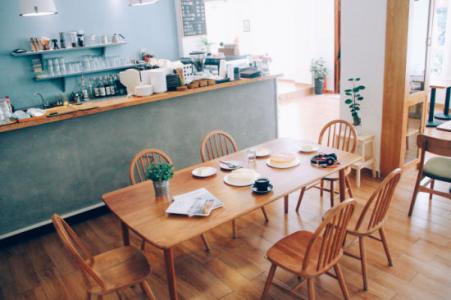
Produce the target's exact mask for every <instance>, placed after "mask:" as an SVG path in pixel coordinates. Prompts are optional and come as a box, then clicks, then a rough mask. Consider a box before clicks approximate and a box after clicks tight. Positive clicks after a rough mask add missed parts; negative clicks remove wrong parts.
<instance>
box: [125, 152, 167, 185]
mask: <svg viewBox="0 0 451 300" xmlns="http://www.w3.org/2000/svg"><path fill="white" fill-rule="evenodd" d="M153 163H157V164H158V163H168V164H171V165H172V159H171V158H170V157H169V155H167V154H166V153H165V152H163V151H161V150H158V149H144V150H142V151H140V152H138V153H137V154H136V155H135V157H134V158H133V160H132V162H131V163H130V183H131V184H137V183H140V182H143V181H145V180H146V173H147V170H146V169H147V166H148V165H150V164H153Z"/></svg>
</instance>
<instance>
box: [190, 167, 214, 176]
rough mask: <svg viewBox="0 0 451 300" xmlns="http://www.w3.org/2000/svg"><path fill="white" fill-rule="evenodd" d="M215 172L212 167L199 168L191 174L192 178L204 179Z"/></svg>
mask: <svg viewBox="0 0 451 300" xmlns="http://www.w3.org/2000/svg"><path fill="white" fill-rule="evenodd" d="M217 171H218V170H217V169H216V168H213V167H200V168H197V169H194V170H193V171H192V172H191V174H193V176H194V177H199V178H206V177H210V176H213V175H215V174H216V172H217Z"/></svg>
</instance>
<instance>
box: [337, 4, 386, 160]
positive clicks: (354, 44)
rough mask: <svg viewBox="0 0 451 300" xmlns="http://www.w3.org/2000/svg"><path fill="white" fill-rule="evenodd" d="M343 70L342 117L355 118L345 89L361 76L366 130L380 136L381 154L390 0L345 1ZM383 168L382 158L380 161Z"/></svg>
mask: <svg viewBox="0 0 451 300" xmlns="http://www.w3.org/2000/svg"><path fill="white" fill-rule="evenodd" d="M341 12H342V19H341V20H342V22H341V28H342V29H341V30H342V33H341V34H342V40H341V45H342V50H341V57H342V73H341V88H342V94H341V102H340V117H341V118H343V119H346V120H349V121H352V118H351V114H350V112H349V108H348V107H347V105H346V104H345V103H344V100H345V95H344V93H343V91H344V90H345V89H346V88H348V87H349V86H350V85H349V82H348V81H347V79H348V78H350V77H360V78H361V82H362V84H363V85H365V86H366V90H364V91H363V93H362V94H363V96H364V97H365V100H364V101H363V102H362V103H361V109H362V110H361V117H362V132H366V133H371V134H374V135H376V157H377V158H379V155H380V139H381V130H382V104H383V89H384V65H385V28H386V19H387V0H377V1H375V0H342V7H341ZM377 166H378V167H379V161H378V163H377Z"/></svg>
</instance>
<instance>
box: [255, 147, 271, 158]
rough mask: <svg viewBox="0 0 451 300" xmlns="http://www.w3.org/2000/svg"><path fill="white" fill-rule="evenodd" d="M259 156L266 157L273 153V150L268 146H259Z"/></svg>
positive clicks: (257, 152) (257, 153)
mask: <svg viewBox="0 0 451 300" xmlns="http://www.w3.org/2000/svg"><path fill="white" fill-rule="evenodd" d="M256 155H257V157H266V156H269V155H271V150H269V149H268V148H258V149H257V151H256Z"/></svg>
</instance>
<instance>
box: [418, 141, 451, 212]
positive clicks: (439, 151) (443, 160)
mask: <svg viewBox="0 0 451 300" xmlns="http://www.w3.org/2000/svg"><path fill="white" fill-rule="evenodd" d="M417 145H418V148H420V150H421V156H420V163H419V169H418V177H417V181H416V183H415V189H414V191H413V196H412V201H411V203H410V209H409V217H410V216H412V212H413V208H414V206H415V201H416V199H417V195H418V193H419V192H426V193H429V199H432V195H438V196H441V197H445V198H448V199H451V191H450V192H449V193H445V192H442V191H437V190H434V184H435V181H436V180H438V181H445V182H448V183H450V182H451V158H449V157H451V141H450V140H442V139H438V138H435V137H431V136H427V135H423V134H420V135H418V137H417ZM426 152H430V153H432V154H435V155H440V157H432V158H430V159H428V160H427V161H426ZM443 156H445V157H443ZM447 157H448V158H447ZM425 177H427V178H429V180H428V182H426V183H425V184H423V185H422V184H421V181H422V180H423V179H424V178H425ZM429 183H430V188H428V187H427V185H428V184H429Z"/></svg>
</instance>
